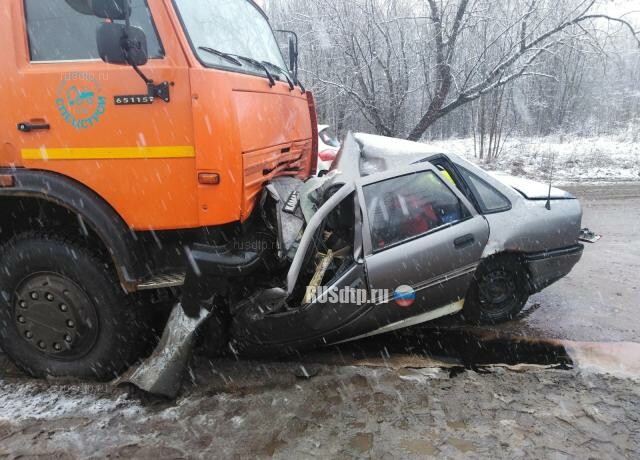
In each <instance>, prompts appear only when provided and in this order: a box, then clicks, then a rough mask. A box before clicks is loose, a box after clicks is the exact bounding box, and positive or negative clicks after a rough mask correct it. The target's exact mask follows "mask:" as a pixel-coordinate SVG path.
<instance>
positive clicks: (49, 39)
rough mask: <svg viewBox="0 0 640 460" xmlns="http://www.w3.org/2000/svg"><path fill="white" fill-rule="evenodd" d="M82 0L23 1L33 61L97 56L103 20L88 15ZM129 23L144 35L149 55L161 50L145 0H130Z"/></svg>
mask: <svg viewBox="0 0 640 460" xmlns="http://www.w3.org/2000/svg"><path fill="white" fill-rule="evenodd" d="M86 3H87V2H86V1H85V0H46V1H43V0H25V2H24V6H25V13H26V19H27V32H28V38H29V53H30V55H31V61H32V62H46V61H79V60H88V59H100V56H99V55H98V46H97V44H96V31H97V30H98V27H100V24H102V23H103V22H104V19H100V18H97V17H95V16H93V15H90V14H83V13H82V11H84V12H86V11H88V9H87V6H86ZM131 6H132V16H131V25H133V26H136V27H140V28H141V29H142V30H144V32H145V34H146V36H147V46H148V50H149V57H150V58H152V59H154V58H162V57H164V50H163V48H162V44H161V43H160V38H159V37H158V33H157V32H156V29H155V26H154V24H153V19H152V18H151V12H150V11H149V6H148V5H147V2H146V0H132V1H131Z"/></svg>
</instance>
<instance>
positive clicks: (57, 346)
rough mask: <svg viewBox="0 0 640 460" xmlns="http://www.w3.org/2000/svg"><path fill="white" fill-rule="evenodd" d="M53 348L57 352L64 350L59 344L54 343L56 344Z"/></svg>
mask: <svg viewBox="0 0 640 460" xmlns="http://www.w3.org/2000/svg"><path fill="white" fill-rule="evenodd" d="M53 348H54V350H56V351H60V350H62V347H61V346H60V344H59V343H54V344H53Z"/></svg>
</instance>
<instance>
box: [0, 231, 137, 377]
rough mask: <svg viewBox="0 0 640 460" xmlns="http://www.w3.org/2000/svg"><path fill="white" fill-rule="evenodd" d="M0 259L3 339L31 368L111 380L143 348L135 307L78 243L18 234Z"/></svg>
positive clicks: (8, 349) (110, 274)
mask: <svg viewBox="0 0 640 460" xmlns="http://www.w3.org/2000/svg"><path fill="white" fill-rule="evenodd" d="M0 260H2V267H1V268H0V346H1V347H2V349H3V350H4V351H5V352H6V353H7V355H9V357H10V358H11V359H12V360H13V361H14V362H15V363H16V364H17V365H18V366H19V367H20V368H22V369H23V370H24V371H25V372H27V373H28V374H30V375H32V376H34V377H47V376H54V377H78V378H83V379H97V380H108V379H111V378H113V377H115V376H117V375H118V374H119V373H121V372H122V371H124V370H125V369H126V368H127V367H128V366H129V365H131V364H133V363H134V362H135V361H136V359H137V358H138V357H139V354H140V353H141V352H142V351H143V350H144V348H145V347H144V340H145V338H146V333H145V329H147V328H146V324H144V323H143V322H142V321H141V318H140V316H141V313H140V310H139V309H137V308H135V306H134V303H133V301H132V299H131V297H130V296H128V295H127V294H126V293H125V292H124V291H123V289H122V288H121V287H120V284H119V282H118V279H117V277H116V275H115V273H113V271H112V270H111V269H110V266H109V265H108V264H107V263H105V262H104V261H103V260H101V259H100V257H98V256H97V255H96V254H95V253H94V252H92V251H91V250H89V249H88V248H86V247H84V246H83V245H82V244H79V243H77V242H74V241H71V240H69V239H67V238H64V237H62V236H55V235H42V234H35V233H29V234H23V235H20V236H18V237H16V238H14V239H12V240H11V241H9V242H8V243H6V244H5V245H3V246H2V247H0Z"/></svg>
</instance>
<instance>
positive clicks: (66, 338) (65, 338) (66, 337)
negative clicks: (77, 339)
mask: <svg viewBox="0 0 640 460" xmlns="http://www.w3.org/2000/svg"><path fill="white" fill-rule="evenodd" d="M64 341H65V342H68V343H71V336H70V335H69V334H67V335H65V336H64Z"/></svg>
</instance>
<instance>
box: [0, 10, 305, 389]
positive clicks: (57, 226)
mask: <svg viewBox="0 0 640 460" xmlns="http://www.w3.org/2000/svg"><path fill="white" fill-rule="evenodd" d="M0 22H1V23H2V24H3V25H4V26H3V27H2V28H0V43H2V45H3V46H2V48H1V49H0V57H1V60H2V62H3V64H2V66H0V99H1V100H2V107H3V110H2V112H1V113H0V260H1V261H2V263H1V266H0V342H1V343H0V345H1V347H2V349H3V350H4V351H5V352H7V353H8V354H9V355H10V356H11V357H12V358H13V360H14V361H16V363H18V364H19V365H20V366H21V367H22V368H23V369H24V370H26V371H27V372H29V373H30V374H32V375H36V376H44V375H67V376H77V377H88V378H98V379H109V378H112V377H113V376H114V375H116V374H118V373H120V372H121V371H123V370H124V369H125V368H126V367H127V366H128V365H129V364H131V363H132V362H134V361H135V359H136V358H137V357H138V354H139V353H140V349H141V347H140V341H141V340H143V339H144V337H145V335H146V334H147V333H148V330H149V327H148V325H147V324H146V320H147V318H145V316H146V315H145V313H144V312H145V309H144V308H142V307H141V306H139V305H140V304H143V303H144V304H148V303H149V302H148V300H149V299H148V298H147V297H142V295H141V292H144V291H150V292H154V293H155V296H156V297H158V296H159V295H160V294H161V293H162V292H167V293H168V295H169V296H171V295H172V293H171V292H172V291H170V289H172V288H176V287H179V286H180V285H181V284H182V283H183V281H184V275H185V272H186V265H188V261H189V257H188V250H187V249H185V248H188V247H190V246H192V245H193V244H195V243H202V244H207V245H216V244H223V243H225V242H226V241H228V240H229V239H230V238H232V237H233V235H235V234H239V233H242V234H245V235H246V234H251V232H252V231H253V230H252V228H253V225H254V224H253V222H254V220H255V218H254V216H255V215H256V214H259V212H258V211H259V210H260V206H259V203H258V201H259V199H260V197H261V195H262V191H263V188H264V185H265V184H266V183H268V182H269V181H271V180H272V179H274V178H275V177H281V176H290V177H293V178H297V179H299V180H304V179H306V178H307V177H309V175H310V173H311V172H312V171H313V172H315V170H316V167H317V165H316V162H317V142H318V141H317V139H318V135H317V132H316V130H317V128H316V126H317V120H316V114H315V109H314V103H313V98H312V96H311V94H310V93H308V92H306V91H305V89H304V88H303V87H302V85H301V84H300V83H299V82H298V79H297V69H296V67H297V65H296V61H297V38H296V37H295V35H294V34H288V36H287V35H283V36H284V37H285V38H288V40H286V41H285V46H283V47H282V48H284V49H287V47H288V54H289V56H288V59H287V58H285V57H284V56H283V54H287V52H285V53H283V52H282V50H281V47H280V46H279V45H278V41H277V39H276V33H274V31H273V30H272V28H271V27H270V25H269V23H268V20H267V18H266V16H265V15H264V13H263V11H262V10H261V9H260V8H259V7H258V6H256V5H255V4H254V3H253V2H252V1H249V0H236V1H223V0H131V1H124V0H120V1H118V0H47V1H42V0H5V1H3V2H2V6H0ZM281 32H282V33H283V34H286V33H285V32H284V31H278V33H281ZM141 298H142V299H144V302H141V301H140V299H141Z"/></svg>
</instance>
